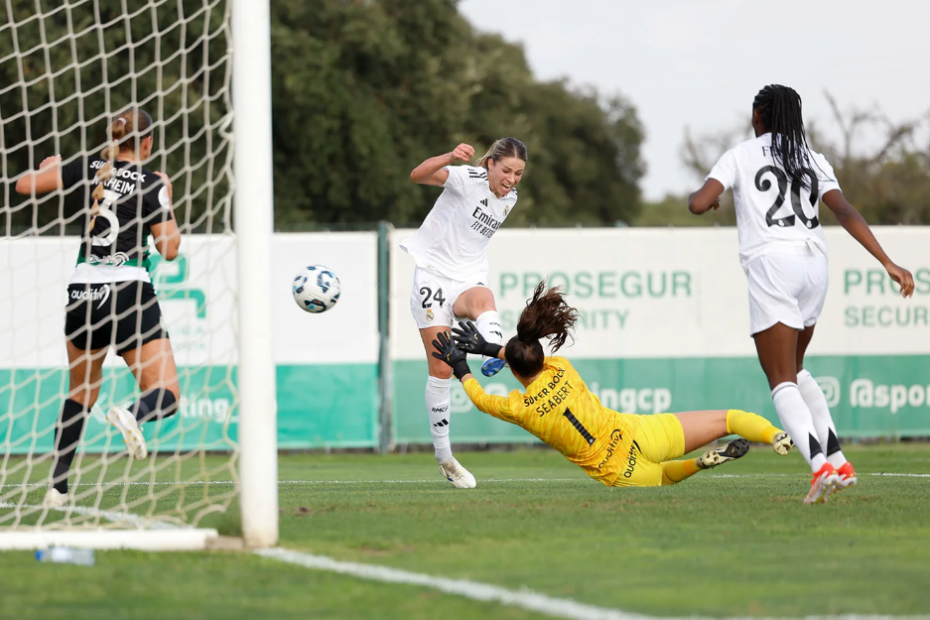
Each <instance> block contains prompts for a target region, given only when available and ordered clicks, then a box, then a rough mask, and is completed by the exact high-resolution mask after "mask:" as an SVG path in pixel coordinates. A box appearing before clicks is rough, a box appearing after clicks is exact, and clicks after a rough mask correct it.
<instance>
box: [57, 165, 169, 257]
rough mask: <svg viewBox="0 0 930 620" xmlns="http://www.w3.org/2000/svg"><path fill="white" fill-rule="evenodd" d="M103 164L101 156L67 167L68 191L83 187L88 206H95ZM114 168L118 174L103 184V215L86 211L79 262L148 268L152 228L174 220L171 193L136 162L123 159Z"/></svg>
mask: <svg viewBox="0 0 930 620" xmlns="http://www.w3.org/2000/svg"><path fill="white" fill-rule="evenodd" d="M104 164H106V160H104V159H102V158H100V157H92V158H87V159H86V160H85V159H84V158H80V159H77V160H75V161H73V162H70V163H68V164H65V165H64V166H62V168H61V180H62V184H63V186H64V188H65V189H66V190H68V189H71V188H72V187H75V186H79V185H83V186H84V189H83V191H84V197H85V200H86V204H87V205H88V207H90V206H92V205H93V203H94V199H93V196H92V193H93V191H94V188H95V187H96V186H97V179H96V176H95V175H96V174H97V171H98V170H100V168H102V167H103V166H104ZM114 168H115V173H114V175H113V176H112V177H111V178H110V180H108V181H107V182H106V183H105V184H104V193H105V197H104V199H103V200H102V201H100V203H99V207H100V209H99V212H98V213H97V214H96V215H94V214H92V213H91V210H90V209H89V208H88V210H87V215H86V219H85V221H84V233H83V234H82V236H81V249H80V252H79V254H78V263H85V262H86V263H89V264H92V265H113V266H121V265H127V266H137V267H143V266H145V264H144V263H145V259H146V258H147V257H148V250H147V248H148V236H149V233H150V232H151V226H152V225H153V224H161V223H163V222H167V221H168V220H170V219H172V214H171V208H170V207H171V202H170V199H169V196H168V189H167V187H166V186H165V184H164V183H163V182H162V180H161V178H160V177H158V176H157V175H156V174H155V173H153V172H151V171H149V170H146V169H145V168H142V167H141V166H139V165H138V164H136V163H131V162H123V161H118V162H115V165H114ZM78 191H80V190H78ZM91 226H92V227H91Z"/></svg>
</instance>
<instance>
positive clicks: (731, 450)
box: [697, 439, 749, 469]
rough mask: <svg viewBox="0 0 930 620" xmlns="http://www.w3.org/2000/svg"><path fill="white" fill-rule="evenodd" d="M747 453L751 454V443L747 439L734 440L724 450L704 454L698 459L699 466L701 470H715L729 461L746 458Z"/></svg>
mask: <svg viewBox="0 0 930 620" xmlns="http://www.w3.org/2000/svg"><path fill="white" fill-rule="evenodd" d="M747 452H749V442H748V441H746V440H745V439H734V440H733V441H731V442H730V443H728V444H727V447H726V448H724V449H722V450H720V449H717V450H709V451H708V452H705V453H704V454H702V455H701V456H700V457H699V458H698V460H697V464H698V467H700V468H701V469H713V468H714V467H716V466H717V465H723V464H724V463H726V462H727V461H733V460H735V459H738V458H742V457H744V456H746V453H747Z"/></svg>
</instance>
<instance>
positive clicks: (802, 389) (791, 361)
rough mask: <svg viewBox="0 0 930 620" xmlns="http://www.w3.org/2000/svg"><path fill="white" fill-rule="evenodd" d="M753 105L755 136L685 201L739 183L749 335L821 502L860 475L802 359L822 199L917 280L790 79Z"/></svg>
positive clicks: (699, 201) (814, 287)
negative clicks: (813, 135)
mask: <svg viewBox="0 0 930 620" xmlns="http://www.w3.org/2000/svg"><path fill="white" fill-rule="evenodd" d="M752 110H753V111H752V126H753V130H754V132H755V134H756V138H755V139H753V140H749V141H748V142H744V143H743V144H740V145H738V146H736V147H735V148H733V149H732V150H730V151H727V152H726V153H725V154H724V155H723V157H721V158H720V161H718V162H717V165H715V166H714V168H713V170H711V171H710V174H709V175H708V176H707V180H706V181H705V182H704V186H703V187H702V188H701V189H700V190H698V191H697V192H695V193H694V194H692V195H691V198H690V200H689V205H688V206H689V208H690V210H691V212H692V213H695V214H701V213H705V212H706V211H707V210H708V209H712V208H717V207H718V206H719V202H718V200H719V197H720V195H721V194H722V193H723V192H724V191H726V190H727V189H728V188H730V187H732V188H733V198H734V202H735V204H736V219H737V226H738V230H739V249H740V263H741V264H742V266H743V269H744V270H745V272H746V278H747V282H748V285H749V328H750V334H751V335H752V337H753V338H754V339H755V342H756V350H757V351H758V353H759V361H760V363H761V364H762V369H763V370H764V371H765V374H766V376H767V378H768V380H769V387H770V388H771V390H772V399H773V400H774V402H775V409H776V410H777V411H778V416H779V418H780V419H781V422H782V425H783V426H784V427H785V428H786V429H787V430H788V432H789V433H791V436H792V437H793V438H794V440H795V442H796V444H797V445H798V448H799V449H800V452H801V454H802V455H803V456H804V458H805V460H807V462H808V464H809V465H810V466H811V471H812V472H813V479H812V481H811V490H810V493H809V494H808V496H807V497H806V498H805V502H807V503H819V502H822V501H825V500H826V498H827V497H828V496H829V495H830V493H832V492H834V491H835V490H837V489H840V488H845V487H847V486H851V485H852V484H855V482H856V476H855V472H854V471H853V469H852V465H850V464H849V463H848V462H847V461H846V458H845V457H844V456H843V452H842V450H841V449H840V444H839V441H838V439H837V436H836V427H835V425H834V424H833V418H832V416H831V415H830V410H829V407H828V405H827V401H826V398H825V397H824V394H823V392H822V391H821V389H820V386H819V385H818V384H817V382H816V381H815V380H814V378H813V377H812V376H811V374H810V372H808V371H807V370H805V369H804V366H803V360H804V354H805V352H806V350H807V346H808V344H809V343H810V341H811V338H812V337H813V335H814V326H815V325H816V323H817V319H818V318H819V317H820V311H821V309H822V308H823V303H824V299H825V297H826V294H827V244H826V241H825V239H824V234H823V228H822V227H821V224H820V217H819V205H820V202H823V203H824V204H826V205H827V207H829V208H830V209H831V210H832V211H833V212H834V214H835V215H836V217H837V220H839V223H840V224H841V225H842V226H843V227H844V228H845V229H846V230H847V231H848V232H849V233H850V234H851V235H852V236H853V237H854V238H855V239H856V240H857V241H859V243H861V244H862V245H863V246H864V247H865V248H866V249H867V250H868V251H869V252H870V253H871V254H872V255H873V256H874V257H875V258H876V259H878V260H879V261H880V262H881V263H882V265H883V266H884V267H885V269H886V270H887V271H888V274H889V275H890V276H891V278H892V279H894V280H895V281H896V282H898V283H899V284H900V285H901V293H902V294H903V295H904V296H909V295H910V294H911V293H912V292H913V289H914V280H913V278H912V277H911V274H910V273H909V272H908V271H907V270H906V269H902V268H901V267H898V266H897V265H895V264H894V263H893V262H891V259H889V258H888V256H887V255H886V254H885V252H884V250H882V248H881V246H880V245H879V243H878V241H877V240H876V239H875V237H874V236H873V235H872V232H871V231H870V230H869V227H868V224H866V223H865V220H863V219H862V216H861V215H859V213H858V212H857V211H856V210H855V209H854V208H853V207H852V206H851V205H850V204H849V203H848V202H846V199H845V198H844V197H843V193H842V191H840V185H839V183H838V182H837V180H836V177H835V175H834V173H833V168H832V167H831V166H830V164H829V163H828V162H827V160H826V159H825V158H824V157H823V156H822V155H820V154H819V153H815V152H814V151H812V150H811V149H810V147H809V146H808V144H807V136H806V134H805V131H804V121H803V117H802V114H801V97H800V95H798V93H797V92H795V91H794V90H793V89H791V88H788V87H787V86H781V85H777V84H773V85H770V86H766V87H765V88H763V89H762V90H761V91H759V93H758V94H757V95H756V98H755V100H754V101H753V105H752Z"/></svg>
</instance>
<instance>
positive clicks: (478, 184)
mask: <svg viewBox="0 0 930 620" xmlns="http://www.w3.org/2000/svg"><path fill="white" fill-rule="evenodd" d="M445 170H448V171H449V178H448V179H446V182H445V183H444V184H443V187H444V188H445V189H444V190H443V192H442V194H440V196H439V199H438V200H436V204H435V205H433V208H432V209H431V210H430V212H429V215H427V216H426V219H425V220H423V223H422V224H421V225H420V228H419V229H418V230H417V232H416V233H414V234H413V236H412V237H409V238H407V239H404V240H403V241H402V242H401V244H400V248H401V249H402V250H403V251H404V252H407V253H408V254H410V255H411V256H413V258H414V260H415V261H416V263H417V267H419V268H421V269H428V270H430V271H434V272H436V273H439V274H441V275H443V276H445V277H447V278H452V279H455V280H464V279H466V278H468V277H469V276H471V275H474V274H476V273H486V272H487V271H488V244H489V243H490V242H491V237H493V236H494V233H495V232H497V229H498V228H499V227H500V225H501V224H503V223H504V220H505V219H507V216H508V215H510V212H511V211H512V210H513V207H514V205H516V204H517V190H516V189H512V190H510V192H509V193H508V194H507V195H506V196H504V197H503V198H498V197H497V196H496V195H494V192H492V191H491V188H490V186H489V185H488V171H487V170H485V169H484V168H475V167H473V166H454V167H447V168H445Z"/></svg>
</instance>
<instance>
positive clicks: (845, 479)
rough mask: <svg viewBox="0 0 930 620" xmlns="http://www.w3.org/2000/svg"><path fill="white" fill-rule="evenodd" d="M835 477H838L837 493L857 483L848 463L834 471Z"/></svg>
mask: <svg viewBox="0 0 930 620" xmlns="http://www.w3.org/2000/svg"><path fill="white" fill-rule="evenodd" d="M836 475H837V476H839V477H840V481H839V484H837V487H836V490H837V491H842V490H843V489H848V488H849V487H851V486H855V484H856V482H857V478H856V470H855V469H853V466H852V463H850V462H849V461H846V462H845V463H843V466H842V467H840V468H839V469H837V470H836Z"/></svg>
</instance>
